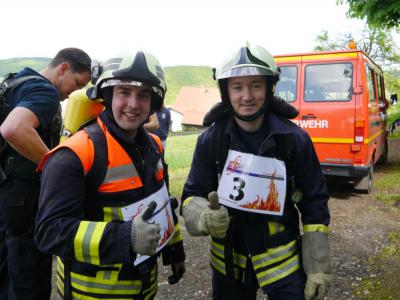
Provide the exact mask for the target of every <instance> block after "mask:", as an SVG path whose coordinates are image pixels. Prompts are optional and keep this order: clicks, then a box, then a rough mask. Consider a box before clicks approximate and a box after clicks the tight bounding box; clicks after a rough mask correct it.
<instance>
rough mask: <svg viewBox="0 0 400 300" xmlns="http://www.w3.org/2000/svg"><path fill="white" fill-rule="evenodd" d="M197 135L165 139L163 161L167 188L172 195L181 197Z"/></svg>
mask: <svg viewBox="0 0 400 300" xmlns="http://www.w3.org/2000/svg"><path fill="white" fill-rule="evenodd" d="M197 136H198V134H191V135H181V136H170V137H168V139H167V147H166V151H165V160H166V162H167V164H168V171H169V187H170V192H171V194H172V195H174V196H176V197H177V198H178V199H179V198H180V197H181V194H182V189H183V185H184V184H185V182H186V179H187V176H188V174H189V170H190V166H191V164H192V159H193V151H194V147H195V145H196V141H197Z"/></svg>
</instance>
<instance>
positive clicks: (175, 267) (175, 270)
mask: <svg viewBox="0 0 400 300" xmlns="http://www.w3.org/2000/svg"><path fill="white" fill-rule="evenodd" d="M171 270H172V275H170V276H168V283H169V284H175V283H177V282H178V281H179V280H180V279H181V278H182V276H183V274H185V272H186V268H185V262H184V261H182V262H177V263H172V264H171Z"/></svg>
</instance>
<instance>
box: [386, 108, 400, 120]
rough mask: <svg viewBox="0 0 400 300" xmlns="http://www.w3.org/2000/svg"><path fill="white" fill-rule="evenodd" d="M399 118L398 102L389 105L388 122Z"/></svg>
mask: <svg viewBox="0 0 400 300" xmlns="http://www.w3.org/2000/svg"><path fill="white" fill-rule="evenodd" d="M397 119H400V104H396V105H391V106H390V107H389V109H388V124H389V125H390V124H392V123H393V122H394V121H395V120H397Z"/></svg>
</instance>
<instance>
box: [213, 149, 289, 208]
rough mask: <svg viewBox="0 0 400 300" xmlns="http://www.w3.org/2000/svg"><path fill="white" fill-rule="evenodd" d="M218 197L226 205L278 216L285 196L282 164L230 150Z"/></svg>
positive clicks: (274, 159)
mask: <svg viewBox="0 0 400 300" xmlns="http://www.w3.org/2000/svg"><path fill="white" fill-rule="evenodd" d="M218 196H219V201H220V203H221V204H224V205H225V206H229V207H232V208H235V209H239V210H244V211H249V212H254V213H260V214H267V215H278V216H281V215H282V214H283V209H284V205H285V198H286V168H285V163H284V162H283V161H281V160H278V159H276V158H269V157H261V156H257V155H253V154H248V153H242V152H238V151H234V150H229V153H228V158H227V159H226V162H225V167H224V170H223V173H222V176H221V179H220V182H219V186H218Z"/></svg>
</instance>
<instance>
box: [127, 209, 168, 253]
mask: <svg viewBox="0 0 400 300" xmlns="http://www.w3.org/2000/svg"><path fill="white" fill-rule="evenodd" d="M156 207H157V203H156V202H154V201H152V202H151V203H150V204H149V206H148V207H147V208H146V209H144V210H143V211H142V212H141V213H139V214H138V215H137V216H135V217H134V219H133V220H132V228H131V246H132V250H133V251H134V252H135V253H139V254H141V255H154V254H155V253H156V250H157V246H158V241H159V240H160V238H161V235H160V231H161V226H160V225H159V224H150V223H149V222H148V220H149V219H150V218H151V216H152V215H153V212H154V210H155V209H156Z"/></svg>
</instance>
